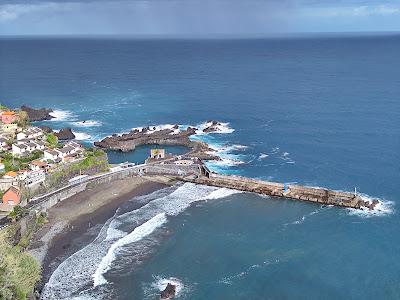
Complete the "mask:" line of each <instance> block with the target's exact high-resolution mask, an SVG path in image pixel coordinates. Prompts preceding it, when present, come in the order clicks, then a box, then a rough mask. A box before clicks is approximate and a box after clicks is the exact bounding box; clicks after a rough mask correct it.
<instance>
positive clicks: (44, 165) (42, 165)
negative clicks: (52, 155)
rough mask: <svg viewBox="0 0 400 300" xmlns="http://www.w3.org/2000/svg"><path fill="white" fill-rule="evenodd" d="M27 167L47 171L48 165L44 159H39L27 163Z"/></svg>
mask: <svg viewBox="0 0 400 300" xmlns="http://www.w3.org/2000/svg"><path fill="white" fill-rule="evenodd" d="M29 168H30V169H31V170H32V171H39V170H43V171H45V172H47V170H48V168H49V165H48V164H47V163H46V162H44V161H40V160H33V161H31V162H30V163H29Z"/></svg>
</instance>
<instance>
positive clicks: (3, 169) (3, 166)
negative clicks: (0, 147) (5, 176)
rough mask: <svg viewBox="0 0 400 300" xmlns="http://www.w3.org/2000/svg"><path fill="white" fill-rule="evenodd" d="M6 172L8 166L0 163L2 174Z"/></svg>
mask: <svg viewBox="0 0 400 300" xmlns="http://www.w3.org/2000/svg"><path fill="white" fill-rule="evenodd" d="M5 170H6V166H5V165H4V164H3V163H1V162H0V173H3V172H4V171H5Z"/></svg>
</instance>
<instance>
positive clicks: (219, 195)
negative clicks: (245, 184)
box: [203, 188, 241, 200]
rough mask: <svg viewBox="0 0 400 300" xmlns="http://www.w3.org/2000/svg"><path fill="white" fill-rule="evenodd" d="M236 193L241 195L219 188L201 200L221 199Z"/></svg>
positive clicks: (234, 191)
mask: <svg viewBox="0 0 400 300" xmlns="http://www.w3.org/2000/svg"><path fill="white" fill-rule="evenodd" d="M238 193H241V191H238V190H231V189H227V188H220V189H218V190H215V191H212V192H211V193H210V194H209V195H208V196H206V197H205V198H203V200H214V199H222V198H226V197H229V196H231V195H234V194H238Z"/></svg>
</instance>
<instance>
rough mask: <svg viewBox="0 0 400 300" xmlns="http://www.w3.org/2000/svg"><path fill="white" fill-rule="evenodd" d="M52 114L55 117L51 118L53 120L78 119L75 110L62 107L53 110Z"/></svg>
mask: <svg viewBox="0 0 400 300" xmlns="http://www.w3.org/2000/svg"><path fill="white" fill-rule="evenodd" d="M50 116H52V117H53V119H51V121H52V122H63V121H73V120H75V119H76V116H75V115H74V113H73V112H71V111H69V110H61V109H55V110H53V111H52V112H51V113H50Z"/></svg>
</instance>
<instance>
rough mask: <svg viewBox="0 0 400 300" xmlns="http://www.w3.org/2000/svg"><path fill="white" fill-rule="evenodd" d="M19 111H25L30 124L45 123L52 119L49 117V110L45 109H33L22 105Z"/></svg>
mask: <svg viewBox="0 0 400 300" xmlns="http://www.w3.org/2000/svg"><path fill="white" fill-rule="evenodd" d="M21 110H22V111H25V112H26V113H27V114H28V118H29V121H31V122H36V121H46V120H51V119H53V118H54V117H53V116H51V115H50V113H51V112H52V110H51V109H46V108H40V109H34V108H31V107H28V106H25V105H22V106H21Z"/></svg>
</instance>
